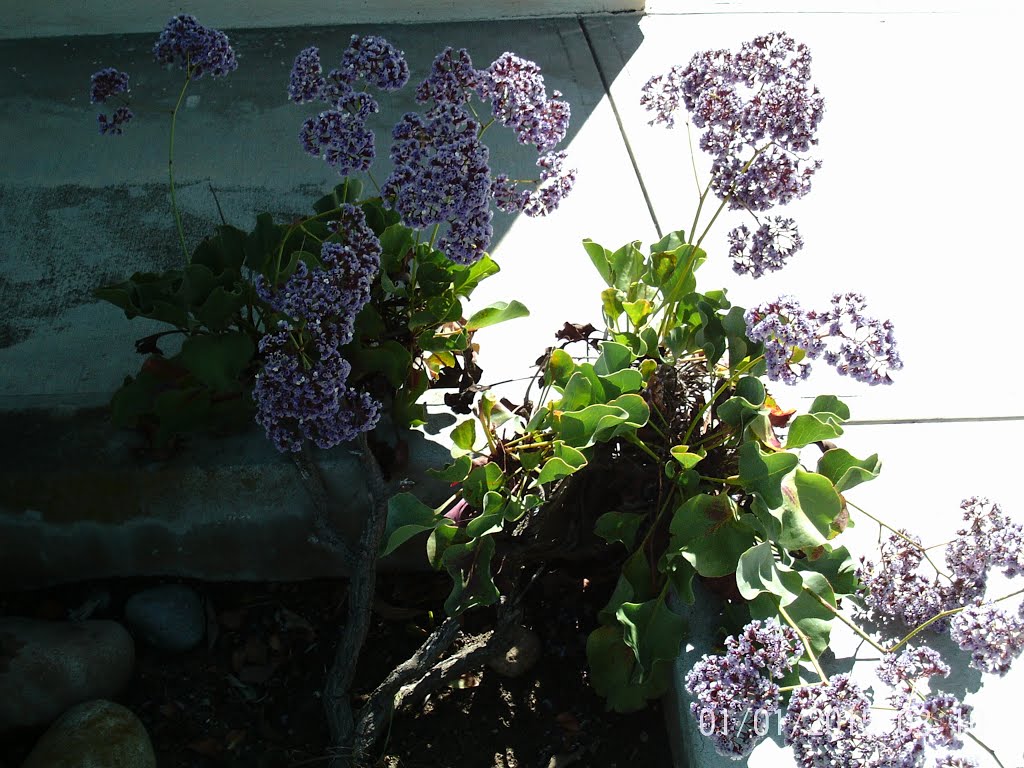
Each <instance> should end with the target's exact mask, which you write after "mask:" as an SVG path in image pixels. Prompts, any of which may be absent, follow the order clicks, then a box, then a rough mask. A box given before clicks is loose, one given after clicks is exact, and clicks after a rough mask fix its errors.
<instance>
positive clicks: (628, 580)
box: [597, 549, 658, 624]
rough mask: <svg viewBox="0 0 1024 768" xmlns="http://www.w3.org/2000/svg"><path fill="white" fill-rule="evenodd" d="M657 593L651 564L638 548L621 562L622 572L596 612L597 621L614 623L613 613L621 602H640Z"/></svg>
mask: <svg viewBox="0 0 1024 768" xmlns="http://www.w3.org/2000/svg"><path fill="white" fill-rule="evenodd" d="M657 593H658V591H657V590H656V589H655V585H654V574H653V573H652V571H651V564H650V563H649V562H648V561H647V555H645V554H644V551H643V549H638V550H636V551H635V552H634V553H633V554H632V555H630V556H629V557H627V558H626V561H625V562H624V563H623V564H622V572H621V573H620V574H619V578H618V581H617V582H616V583H615V589H614V590H613V591H612V596H611V597H610V598H609V599H608V603H607V604H606V605H605V606H604V608H602V609H601V610H600V611H598V613H597V618H598V621H600V622H601V623H602V624H614V623H615V622H616V621H617V620H616V618H615V613H616V611H618V610H619V606H621V605H622V604H623V603H642V602H644V601H645V600H650V599H651V598H652V597H654V596H655V595H656V594H657Z"/></svg>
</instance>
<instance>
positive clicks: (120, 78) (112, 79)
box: [89, 67, 135, 136]
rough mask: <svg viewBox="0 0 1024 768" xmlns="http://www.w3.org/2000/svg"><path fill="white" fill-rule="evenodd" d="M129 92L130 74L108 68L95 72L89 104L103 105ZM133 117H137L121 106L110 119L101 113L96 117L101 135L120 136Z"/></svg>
mask: <svg viewBox="0 0 1024 768" xmlns="http://www.w3.org/2000/svg"><path fill="white" fill-rule="evenodd" d="M129 90H130V89H129V87H128V73H127V72H121V71H120V70H117V69H114V68H113V67H106V68H104V69H101V70H99V71H98V72H94V73H93V75H92V81H91V86H90V88H89V102H90V103H92V104H102V103H104V102H105V101H107V100H108V99H111V98H113V97H114V96H117V95H120V94H122V93H123V94H127V93H128V91H129ZM133 117H135V115H134V113H133V112H132V111H131V110H130V109H128V107H126V106H120V107H118V108H117V109H115V110H114V113H113V114H112V115H110V116H109V117H108V116H107V115H106V114H104V113H102V112H101V113H100V114H99V115H97V116H96V121H97V122H98V123H99V126H100V134H101V135H105V134H110V135H112V136H120V135H121V134H122V133H124V126H125V125H127V124H128V121H130V120H131V119H132V118H133Z"/></svg>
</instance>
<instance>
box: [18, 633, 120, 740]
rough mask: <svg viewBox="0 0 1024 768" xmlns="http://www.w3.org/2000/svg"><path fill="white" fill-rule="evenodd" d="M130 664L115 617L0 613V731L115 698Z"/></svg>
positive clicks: (39, 721) (48, 718) (45, 721)
mask: <svg viewBox="0 0 1024 768" xmlns="http://www.w3.org/2000/svg"><path fill="white" fill-rule="evenodd" d="M134 667H135V642H134V641H133V640H132V636H131V635H130V634H129V633H128V630H126V629H125V628H124V627H122V626H121V625H120V624H118V623H117V622H116V621H42V620H39V619H27V618H20V617H16V616H6V617H0V691H3V692H4V693H3V695H2V696H0V732H3V731H8V730H13V729H15V728H25V727H31V726H39V725H45V724H47V723H50V722H52V721H53V719H54V718H56V717H57V716H58V715H60V714H61V712H64V711H65V710H66V709H67V708H68V707H71V706H73V705H75V704H79V703H81V702H83V701H89V700H92V699H100V698H109V697H114V696H116V695H117V694H118V693H120V692H121V691H122V690H123V689H124V687H125V686H126V685H127V684H128V680H129V679H130V678H131V676H132V670H133V669H134Z"/></svg>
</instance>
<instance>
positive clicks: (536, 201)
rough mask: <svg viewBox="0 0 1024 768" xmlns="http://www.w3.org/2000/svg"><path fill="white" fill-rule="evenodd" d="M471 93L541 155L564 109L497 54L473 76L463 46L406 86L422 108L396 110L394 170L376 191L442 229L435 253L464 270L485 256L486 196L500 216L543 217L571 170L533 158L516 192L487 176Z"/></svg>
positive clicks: (514, 61) (513, 60) (526, 72)
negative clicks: (532, 180) (535, 171)
mask: <svg viewBox="0 0 1024 768" xmlns="http://www.w3.org/2000/svg"><path fill="white" fill-rule="evenodd" d="M474 93H475V94H476V95H477V96H479V97H480V98H482V99H484V100H490V101H491V103H492V108H493V111H494V115H495V119H496V120H499V121H500V122H502V123H503V124H505V125H508V126H510V127H512V128H514V129H515V130H516V135H517V138H518V139H519V141H520V143H525V144H533V145H535V146H536V147H537V148H538V150H540V151H544V150H546V149H550V148H551V147H553V146H554V145H555V144H557V143H558V142H560V141H561V140H562V139H563V138H564V137H565V132H566V129H567V127H568V119H569V110H568V105H565V104H564V102H560V101H557V99H553V100H549V99H548V98H547V94H546V91H545V89H544V79H543V77H541V75H540V68H539V67H537V65H536V64H534V63H532V62H528V61H526V60H524V59H520V58H519V57H517V56H514V55H513V54H510V53H506V54H504V55H503V56H501V57H500V58H499V59H497V60H496V61H495V62H494V63H493V64H492V65H491V67H490V68H489V69H486V70H477V69H475V68H474V67H473V62H472V59H471V58H470V56H469V54H468V53H467V52H466V50H465V49H461V50H454V49H452V48H446V49H445V50H444V51H442V52H441V53H440V54H438V55H437V57H436V58H435V59H434V62H433V65H432V66H431V70H430V73H429V74H428V75H427V77H426V78H425V79H424V80H423V82H422V83H420V85H419V86H418V87H417V89H416V99H417V101H419V102H420V103H423V104H426V103H430V104H431V106H430V107H429V108H428V109H427V110H426V111H425V112H424V113H422V114H420V113H415V112H410V113H408V114H406V115H405V116H404V117H403V118H402V119H401V120H400V121H399V123H398V124H397V125H396V126H395V128H394V130H393V131H392V140H393V142H392V145H391V153H390V158H391V161H392V163H393V164H394V170H393V171H392V173H391V175H390V176H389V177H388V178H387V180H386V181H385V183H384V185H383V187H382V188H381V194H382V196H383V197H384V199H385V200H386V201H387V202H388V204H389V205H391V207H392V208H393V209H394V210H396V211H397V212H398V213H399V215H400V216H401V217H402V221H403V222H404V223H405V224H406V225H408V226H410V227H414V228H417V229H424V228H427V227H432V226H438V227H440V226H442V225H445V230H444V232H443V234H442V235H441V237H440V239H439V240H438V242H437V246H438V248H439V249H440V250H441V251H443V252H444V253H445V255H447V256H448V258H450V259H451V260H452V261H454V262H456V263H458V264H471V263H473V262H475V261H477V260H478V259H479V258H480V257H481V256H483V254H484V253H485V252H486V250H487V248H488V247H489V245H490V242H491V238H492V236H493V232H494V230H493V226H492V224H491V219H492V216H493V214H492V212H491V207H490V205H491V200H492V199H493V200H494V201H495V203H496V205H497V207H498V208H499V209H500V210H503V211H506V212H510V213H511V212H517V211H522V212H525V213H526V214H527V215H529V216H543V215H546V214H547V213H549V212H551V211H553V210H554V209H555V208H557V207H558V204H559V203H560V202H561V200H562V198H563V197H564V196H565V195H566V194H568V192H569V191H570V190H571V188H572V186H573V183H574V181H575V178H576V171H575V170H574V169H572V170H570V169H565V168H564V161H565V154H564V153H562V152H549V153H548V154H545V155H542V156H541V157H540V158H539V159H538V161H537V166H538V167H539V168H540V170H541V173H540V180H539V181H538V182H537V188H536V189H535V190H533V191H528V190H520V189H519V188H518V183H517V182H516V181H513V180H512V179H510V178H509V176H508V175H506V174H501V175H498V176H496V177H493V178H492V176H491V169H490V153H489V151H488V149H487V146H486V145H485V144H484V143H483V142H482V141H481V140H480V136H481V134H482V133H483V131H484V129H485V126H483V125H481V123H480V122H479V121H478V120H477V119H476V118H475V117H474V116H473V115H472V114H471V112H470V110H469V108H468V106H467V103H468V101H469V100H470V98H472V96H473V94H474Z"/></svg>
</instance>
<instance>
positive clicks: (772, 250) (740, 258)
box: [728, 216, 804, 279]
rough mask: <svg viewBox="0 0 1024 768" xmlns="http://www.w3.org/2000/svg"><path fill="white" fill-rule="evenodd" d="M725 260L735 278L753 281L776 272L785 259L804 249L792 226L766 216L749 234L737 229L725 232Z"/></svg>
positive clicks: (744, 228) (788, 220) (792, 224)
mask: <svg viewBox="0 0 1024 768" xmlns="http://www.w3.org/2000/svg"><path fill="white" fill-rule="evenodd" d="M728 237H729V258H731V259H732V269H733V271H734V272H735V273H736V274H739V275H742V274H749V275H750V276H751V277H753V278H755V279H756V278H758V277H761V276H762V275H764V273H765V272H777V271H778V270H780V269H782V268H783V267H784V266H786V262H787V261H788V260H789V258H790V257H791V256H792V255H793V254H794V253H796V252H797V251H799V250H800V249H801V248H803V247H804V241H803V238H802V237H800V232H799V231H797V227H796V222H795V221H793V219H786V218H783V217H781V216H770V217H768V218H766V219H765V220H764V222H763V223H762V224H761V225H760V226H759V227H758V228H757V230H756V231H755V232H754V233H753V234H751V232H750V230H749V229H747V227H746V226H744V225H742V224H741V225H740V226H738V227H736V228H735V229H733V230H732V231H731V232H729V235H728Z"/></svg>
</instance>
